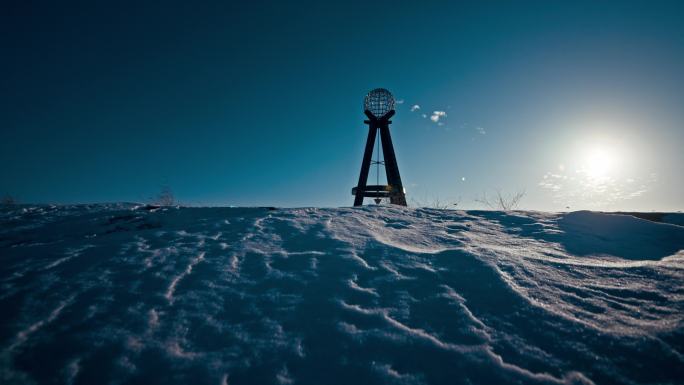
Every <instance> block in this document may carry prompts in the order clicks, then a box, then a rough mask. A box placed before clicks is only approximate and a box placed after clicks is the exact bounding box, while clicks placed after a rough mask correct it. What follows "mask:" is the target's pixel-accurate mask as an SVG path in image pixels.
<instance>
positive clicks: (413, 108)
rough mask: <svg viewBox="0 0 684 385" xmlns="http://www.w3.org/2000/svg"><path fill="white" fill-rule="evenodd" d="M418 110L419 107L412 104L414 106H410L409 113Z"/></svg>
mask: <svg viewBox="0 0 684 385" xmlns="http://www.w3.org/2000/svg"><path fill="white" fill-rule="evenodd" d="M418 110H420V106H419V105H417V104H414V105H412V106H411V112H414V111H418Z"/></svg>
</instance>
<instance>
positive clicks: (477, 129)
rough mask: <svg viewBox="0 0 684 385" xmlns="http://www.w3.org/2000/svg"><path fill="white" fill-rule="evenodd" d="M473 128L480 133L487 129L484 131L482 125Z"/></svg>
mask: <svg viewBox="0 0 684 385" xmlns="http://www.w3.org/2000/svg"><path fill="white" fill-rule="evenodd" d="M475 130H476V131H477V132H478V133H479V134H481V135H484V134H486V133H487V131H485V129H484V128H483V127H475Z"/></svg>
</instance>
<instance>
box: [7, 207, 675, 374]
mask: <svg viewBox="0 0 684 385" xmlns="http://www.w3.org/2000/svg"><path fill="white" fill-rule="evenodd" d="M668 218H669V219H668V222H669V223H653V222H648V221H645V220H642V219H637V218H633V217H629V216H611V215H608V214H601V213H589V212H579V213H567V214H550V213H538V212H515V213H501V212H492V211H468V212H465V211H449V210H432V209H406V208H399V207H364V208H340V209H314V208H305V209H281V210H268V209H259V208H252V209H247V208H178V207H171V208H167V207H164V208H151V207H145V206H139V205H126V204H118V205H84V206H63V207H59V206H38V207H24V206H20V207H18V208H13V209H3V210H0V221H1V224H2V226H0V289H1V291H0V309H2V316H1V320H2V322H1V323H0V382H2V383H3V384H15V383H16V384H19V383H22V384H23V383H96V382H113V383H150V384H155V383H164V384H169V383H179V384H180V383H189V382H192V383H195V384H229V383H230V384H251V383H260V384H319V383H331V384H338V383H339V384H348V383H369V384H372V383H403V384H445V383H449V384H490V383H497V384H520V383H538V384H591V383H596V384H599V383H600V384H639V383H682V382H684V372H682V370H681V368H682V367H684V359H683V358H682V357H683V356H684V343H682V341H684V334H683V330H684V288H683V287H682V284H681V282H683V281H684V250H682V249H684V227H682V226H680V225H678V224H677V223H680V222H681V218H678V217H677V214H669V215H668Z"/></svg>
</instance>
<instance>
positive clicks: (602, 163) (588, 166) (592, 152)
mask: <svg viewBox="0 0 684 385" xmlns="http://www.w3.org/2000/svg"><path fill="white" fill-rule="evenodd" d="M617 161H618V156H617V152H616V151H615V149H614V148H611V147H607V146H602V145H594V146H591V147H588V148H587V149H586V151H585V152H584V154H583V156H582V157H581V169H582V171H584V172H585V173H586V175H587V176H588V177H590V178H593V179H604V178H607V177H610V176H611V175H612V173H613V172H614V171H615V168H616V166H617Z"/></svg>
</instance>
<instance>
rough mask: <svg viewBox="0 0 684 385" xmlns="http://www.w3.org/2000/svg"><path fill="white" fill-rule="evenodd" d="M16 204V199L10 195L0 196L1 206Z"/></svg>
mask: <svg viewBox="0 0 684 385" xmlns="http://www.w3.org/2000/svg"><path fill="white" fill-rule="evenodd" d="M16 204H17V200H16V199H14V197H13V196H11V195H5V196H3V197H2V199H0V205H2V206H12V205H16Z"/></svg>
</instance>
